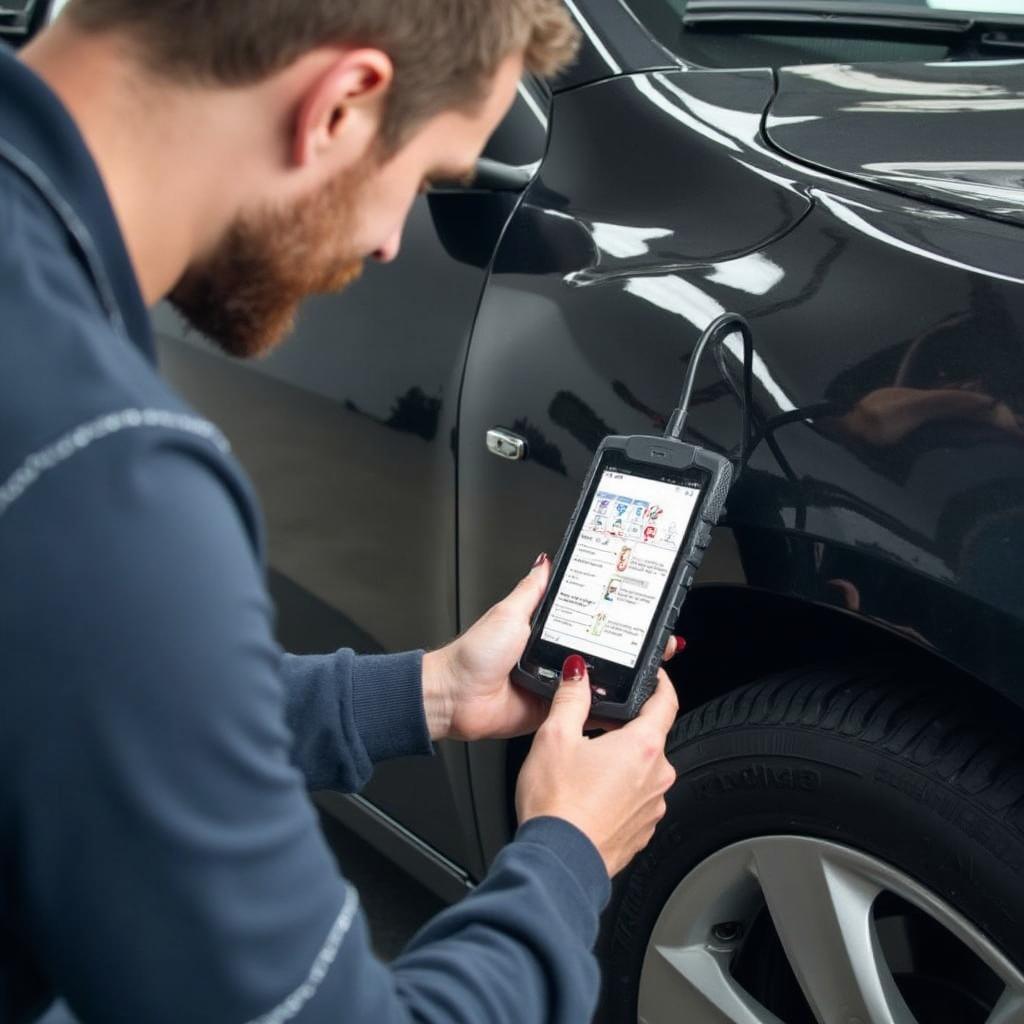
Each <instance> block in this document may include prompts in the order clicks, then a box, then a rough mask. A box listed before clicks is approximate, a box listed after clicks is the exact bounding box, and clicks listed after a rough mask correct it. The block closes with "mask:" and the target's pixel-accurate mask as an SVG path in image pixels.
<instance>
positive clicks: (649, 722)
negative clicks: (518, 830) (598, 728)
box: [516, 655, 679, 876]
mask: <svg viewBox="0 0 1024 1024" xmlns="http://www.w3.org/2000/svg"><path fill="white" fill-rule="evenodd" d="M678 713H679V701H678V700H677V698H676V693H675V690H674V689H673V688H672V684H671V682H670V681H669V678H668V676H667V675H666V674H665V671H664V670H661V671H659V673H658V688H657V689H656V690H655V692H654V694H653V695H652V696H651V698H650V700H648V701H647V703H646V704H645V705H644V706H643V708H641V710H640V714H639V716H638V717H637V718H635V719H634V720H633V721H632V722H628V723H627V724H626V725H624V726H623V727H622V728H621V729H618V730H617V731H615V732H611V733H607V734H606V735H604V736H598V737H597V738H596V739H587V738H586V737H585V736H584V735H583V730H584V728H585V726H586V723H587V718H588V716H589V714H590V686H589V684H588V682H587V677H586V666H585V664H584V662H583V659H582V658H581V657H579V655H573V656H572V657H571V658H569V659H568V660H567V662H566V670H563V678H562V683H561V686H559V688H558V692H557V693H556V694H555V699H554V702H553V704H552V706H551V714H550V715H548V718H547V721H546V722H545V723H544V724H543V725H542V726H541V727H540V729H539V730H538V731H537V738H536V739H535V740H534V741H533V748H532V749H531V750H530V754H529V757H527V759H526V762H525V763H524V764H523V770H522V771H521V772H520V773H519V783H518V785H517V787H516V811H517V813H518V815H519V821H520V823H523V822H527V821H529V820H530V819H531V818H539V817H543V816H547V815H550V816H551V817H555V818H563V819H564V820H566V821H568V822H570V823H571V824H573V825H575V826H576V827H577V828H578V829H579V830H580V831H581V832H583V834H584V835H586V836H587V837H588V838H589V839H590V841H591V842H592V843H593V844H594V845H595V846H596V847H597V850H598V852H599V853H600V854H601V857H602V858H603V859H604V863H605V867H606V868H607V869H608V874H609V875H610V876H614V875H616V874H618V872H619V871H621V870H622V869H623V868H624V867H625V866H626V865H627V864H628V863H629V862H630V861H631V860H632V859H633V857H635V856H636V854H637V853H639V852H640V850H642V849H643V848H644V847H645V846H646V845H647V844H648V843H649V842H650V840H651V836H653V835H654V829H655V826H656V825H657V824H658V822H659V821H660V820H661V819H662V817H663V816H664V814H665V793H666V792H667V790H668V789H669V787H670V786H672V784H673V783H674V782H675V780H676V773H675V769H673V767H672V765H671V764H669V762H668V760H667V758H666V757H665V739H666V736H667V735H668V731H669V729H671V728H672V724H673V722H675V720H676V716H677V714H678Z"/></svg>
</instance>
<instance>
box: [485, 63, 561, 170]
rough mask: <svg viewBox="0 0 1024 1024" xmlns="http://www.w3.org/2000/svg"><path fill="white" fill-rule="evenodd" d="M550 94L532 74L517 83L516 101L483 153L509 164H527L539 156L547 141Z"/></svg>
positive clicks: (541, 154) (540, 157)
mask: <svg viewBox="0 0 1024 1024" xmlns="http://www.w3.org/2000/svg"><path fill="white" fill-rule="evenodd" d="M550 104H551V96H550V94H549V93H548V91H547V89H546V88H545V87H544V86H543V85H541V84H540V83H539V82H537V81H536V80H535V79H533V78H532V77H527V78H524V79H523V81H522V82H520V83H519V92H518V93H517V94H516V101H515V103H513V104H512V109H511V110H510V111H509V112H508V115H507V116H506V118H505V120H504V121H502V122H501V124H500V125H499V126H498V130H497V131H496V132H495V133H494V135H493V136H492V137H491V141H490V142H489V143H488V144H487V148H486V149H485V150H484V156H485V157H487V159H489V160H497V161H498V162H499V163H503V164H511V165H512V166H513V167H527V166H531V165H533V164H535V163H537V162H538V161H539V160H541V159H543V157H544V151H545V149H546V148H547V144H548V112H549V109H550Z"/></svg>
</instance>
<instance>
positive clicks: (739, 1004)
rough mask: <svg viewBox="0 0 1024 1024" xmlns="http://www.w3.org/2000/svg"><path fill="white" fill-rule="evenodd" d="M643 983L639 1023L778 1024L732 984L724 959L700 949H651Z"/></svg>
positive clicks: (768, 1013) (661, 947)
mask: <svg viewBox="0 0 1024 1024" xmlns="http://www.w3.org/2000/svg"><path fill="white" fill-rule="evenodd" d="M644 980H645V985H644V987H643V989H642V990H641V993H640V1006H639V1017H640V1022H641V1024H679V1022H680V1021H693V1022H696V1021H700V1024H782V1022H781V1021H780V1020H779V1019H778V1017H776V1016H775V1015H774V1014H773V1013H770V1012H769V1011H768V1010H766V1009H765V1008H764V1007H763V1006H761V1005H760V1004H759V1003H758V1002H756V1001H755V1000H754V999H752V998H751V997H750V996H749V995H747V993H746V992H744V991H743V990H742V989H741V988H740V987H739V986H738V985H737V984H736V983H735V982H734V981H733V979H732V976H731V975H730V974H729V970H728V962H727V960H726V959H725V958H723V957H722V956H721V955H716V954H715V953H713V952H712V951H710V950H708V949H706V948H705V947H703V946H687V947H683V948H672V947H666V946H656V947H654V948H652V949H651V950H650V952H649V953H648V963H647V964H646V965H645V968H644Z"/></svg>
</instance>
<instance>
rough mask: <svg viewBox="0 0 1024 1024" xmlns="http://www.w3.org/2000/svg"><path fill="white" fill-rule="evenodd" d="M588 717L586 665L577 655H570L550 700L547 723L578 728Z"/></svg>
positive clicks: (581, 729) (588, 686) (581, 726)
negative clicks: (553, 720) (557, 721)
mask: <svg viewBox="0 0 1024 1024" xmlns="http://www.w3.org/2000/svg"><path fill="white" fill-rule="evenodd" d="M589 717H590V682H589V680H588V678H587V664H586V662H585V661H584V660H583V658H582V657H581V656H580V655H578V654H570V655H569V657H568V658H566V659H565V664H564V665H563V666H562V681H561V682H560V683H559V685H558V689H557V690H556V691H555V694H554V696H553V697H552V698H551V711H550V713H549V714H548V721H551V720H552V719H557V720H559V721H561V722H563V723H564V724H565V725H567V726H571V727H573V728H577V727H578V728H579V730H580V732H582V731H583V726H584V724H585V723H586V721H587V719H588V718H589Z"/></svg>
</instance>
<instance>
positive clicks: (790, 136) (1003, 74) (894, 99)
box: [766, 60, 1024, 265]
mask: <svg viewBox="0 0 1024 1024" xmlns="http://www.w3.org/2000/svg"><path fill="white" fill-rule="evenodd" d="M1022 118H1024V60H1000V61H984V62H978V63H956V64H942V63H932V64H922V63H915V64H858V65H856V66H850V65H835V64H830V65H819V66H815V67H799V68H784V69H782V70H781V71H780V72H779V90H778V97H777V99H776V100H775V102H774V103H773V104H772V109H771V112H770V114H769V117H768V120H767V125H766V130H767V134H768V137H769V138H770V139H771V140H772V142H773V143H775V145H777V146H778V147H779V148H780V149H782V150H784V151H785V152H787V153H789V154H791V155H793V156H795V157H797V158H798V159H801V160H806V161H808V162H810V163H812V164H815V165H817V166H818V167H822V168H825V169H827V170H830V171H836V172H838V173H839V174H842V175H844V176H849V177H851V178H854V179H855V180H858V181H863V182H866V183H867V184H869V185H874V186H876V187H881V188H886V189H891V190H894V191H897V192H901V193H903V194H905V195H910V196H915V197H918V198H921V199H924V200H927V201H929V202H933V203H939V204H942V205H946V206H950V207H953V208H955V209H961V210H966V211H967V212H969V213H975V214H978V213H980V214H982V215H984V216H990V217H997V218H1001V219H1005V220H1009V221H1011V222H1013V223H1017V224H1024V160H1021V155H1020V151H1019V147H1018V146H1017V145H1016V144H1015V143H1014V142H1013V141H1012V140H1015V139H1019V138H1020V134H1021V127H1022ZM951 140H956V144H955V146H953V145H951V144H950V141H951ZM1021 265H1024V260H1021Z"/></svg>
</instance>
